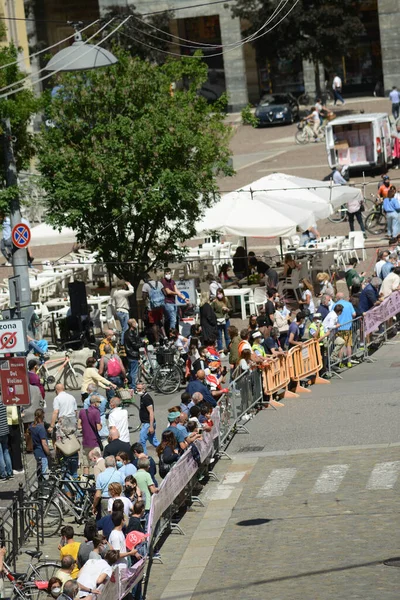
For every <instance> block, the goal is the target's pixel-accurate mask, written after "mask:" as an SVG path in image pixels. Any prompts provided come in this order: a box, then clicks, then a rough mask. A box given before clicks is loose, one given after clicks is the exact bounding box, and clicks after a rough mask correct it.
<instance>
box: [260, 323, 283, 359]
mask: <svg viewBox="0 0 400 600" xmlns="http://www.w3.org/2000/svg"><path fill="white" fill-rule="evenodd" d="M263 346H264V348H265V354H266V355H272V356H279V354H284V351H283V349H282V347H281V344H280V334H279V329H278V328H277V327H271V330H270V334H269V337H266V338H265V340H264V342H263Z"/></svg>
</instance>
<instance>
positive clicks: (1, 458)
mask: <svg viewBox="0 0 400 600" xmlns="http://www.w3.org/2000/svg"><path fill="white" fill-rule="evenodd" d="M42 412H43V411H42ZM8 431H9V430H8V423H7V409H6V407H5V405H4V404H3V402H2V401H0V479H12V478H13V477H14V475H13V468H12V463H11V457H10V452H9V450H8Z"/></svg>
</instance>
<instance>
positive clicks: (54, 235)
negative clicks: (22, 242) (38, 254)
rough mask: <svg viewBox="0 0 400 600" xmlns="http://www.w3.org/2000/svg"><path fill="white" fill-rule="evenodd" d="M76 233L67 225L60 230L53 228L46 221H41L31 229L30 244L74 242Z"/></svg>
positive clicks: (48, 244)
mask: <svg viewBox="0 0 400 600" xmlns="http://www.w3.org/2000/svg"><path fill="white" fill-rule="evenodd" d="M75 242H76V233H75V231H74V230H73V229H70V228H69V227H63V228H62V229H61V231H58V229H53V227H51V225H47V223H41V224H40V225H37V226H36V227H32V229H31V241H30V246H50V245H52V244H69V243H70V244H74V243H75Z"/></svg>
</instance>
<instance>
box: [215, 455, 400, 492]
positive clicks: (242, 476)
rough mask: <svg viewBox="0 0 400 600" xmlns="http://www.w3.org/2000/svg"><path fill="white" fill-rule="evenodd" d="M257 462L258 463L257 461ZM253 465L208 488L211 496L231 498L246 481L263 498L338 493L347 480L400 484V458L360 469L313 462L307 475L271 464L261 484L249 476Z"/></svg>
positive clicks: (369, 487) (368, 487) (382, 486)
mask: <svg viewBox="0 0 400 600" xmlns="http://www.w3.org/2000/svg"><path fill="white" fill-rule="evenodd" d="M253 466H254V465H253ZM251 470H252V469H247V470H243V471H233V472H228V473H227V474H226V475H225V476H224V478H223V480H222V481H221V482H220V483H219V484H218V485H216V486H213V487H212V489H210V490H209V491H207V494H206V496H207V499H208V500H226V499H228V498H230V496H231V495H232V493H233V491H234V490H235V489H237V487H238V485H239V486H240V487H242V486H243V485H245V486H246V487H247V488H248V487H249V486H251V487H252V489H254V485H256V486H257V487H256V489H255V491H254V492H253V493H255V497H256V498H259V499H263V498H266V499H267V498H274V497H279V496H283V495H290V494H291V493H292V492H294V490H296V492H297V493H298V491H299V489H301V491H302V493H307V494H316V495H321V496H322V495H325V494H335V493H337V492H338V491H340V488H341V486H342V487H344V485H345V484H347V485H352V486H353V488H354V489H356V488H358V490H359V491H362V490H364V491H371V492H373V491H379V490H380V491H384V490H387V491H388V490H392V489H395V487H396V485H397V484H398V485H399V487H400V478H399V476H400V460H398V461H385V462H376V463H375V464H374V465H371V466H369V467H368V468H365V467H364V468H363V469H362V472H360V466H359V465H358V464H354V465H351V464H327V465H326V466H323V467H322V468H321V467H319V468H317V469H315V472H314V470H313V468H312V466H310V468H309V470H308V472H307V476H306V477H304V466H302V467H299V468H296V467H287V468H272V469H271V468H270V469H266V470H265V475H266V477H265V479H264V481H263V482H262V483H261V484H258V479H259V478H257V483H256V484H254V482H252V480H251V479H250V480H249V477H250V473H251Z"/></svg>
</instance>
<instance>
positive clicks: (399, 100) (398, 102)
mask: <svg viewBox="0 0 400 600" xmlns="http://www.w3.org/2000/svg"><path fill="white" fill-rule="evenodd" d="M389 98H390V101H391V103H392V115H393V118H394V120H395V121H396V120H397V119H398V118H399V107H400V94H399V92H398V91H397V87H396V86H395V85H394V86H393V87H392V91H391V92H390V94H389Z"/></svg>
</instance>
